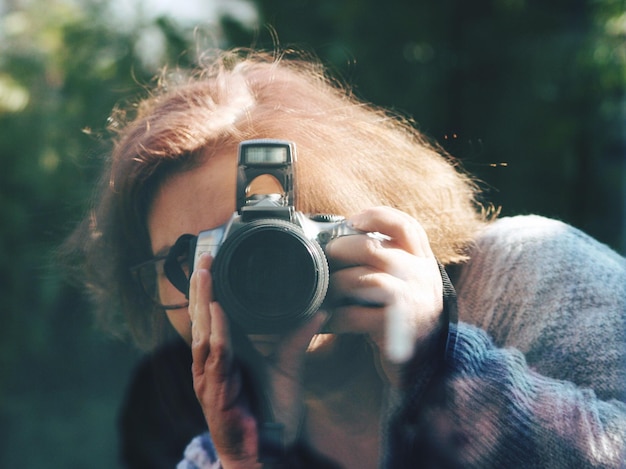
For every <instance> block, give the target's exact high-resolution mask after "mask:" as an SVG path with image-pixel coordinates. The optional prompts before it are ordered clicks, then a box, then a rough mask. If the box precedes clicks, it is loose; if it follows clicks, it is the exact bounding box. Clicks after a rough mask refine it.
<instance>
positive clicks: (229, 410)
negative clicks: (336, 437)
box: [189, 255, 325, 469]
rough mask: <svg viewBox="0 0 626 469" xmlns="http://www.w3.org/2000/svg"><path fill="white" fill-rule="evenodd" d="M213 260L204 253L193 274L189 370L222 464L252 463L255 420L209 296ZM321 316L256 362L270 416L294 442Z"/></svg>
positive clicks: (222, 320)
mask: <svg viewBox="0 0 626 469" xmlns="http://www.w3.org/2000/svg"><path fill="white" fill-rule="evenodd" d="M211 262H212V259H211V258H210V256H208V255H205V256H202V257H201V258H200V259H199V261H198V264H197V266H196V269H195V270H194V273H193V275H192V277H191V284H190V290H189V316H190V319H191V322H192V326H191V335H192V344H191V348H192V357H193V365H192V375H193V383H194V390H195V393H196V396H197V398H198V400H199V402H200V405H201V406H202V410H203V412H204V415H205V418H206V421H207V424H208V427H209V431H210V433H211V438H212V441H213V444H214V445H215V448H216V450H217V452H218V454H219V457H220V462H221V464H222V467H223V468H225V469H231V468H246V469H248V468H254V467H261V465H260V464H259V463H258V434H259V425H258V424H259V422H258V421H257V416H256V415H254V413H253V412H252V409H251V407H250V398H251V396H250V395H248V393H249V392H251V390H250V389H246V387H245V386H244V385H243V375H242V369H241V367H240V366H241V365H240V362H239V361H238V360H236V359H235V351H234V348H233V343H232V338H231V334H230V331H229V323H228V318H227V317H226V315H225V313H224V311H223V310H222V308H221V306H220V305H219V304H218V303H217V302H215V301H213V293H212V279H211V273H210V267H211ZM324 320H325V315H324V314H323V313H318V314H317V315H316V316H314V318H313V319H312V320H311V321H310V322H309V323H307V324H305V325H303V326H302V327H301V328H299V329H297V330H296V331H294V332H292V333H290V334H288V335H286V336H284V337H280V338H278V339H277V340H276V345H275V346H274V347H273V350H272V351H271V353H268V354H264V356H263V357H261V359H260V360H259V365H260V366H262V367H265V369H264V370H261V372H262V373H266V376H267V378H266V382H267V386H268V388H269V389H265V390H263V392H264V394H265V396H267V397H268V398H269V404H270V405H271V407H272V411H273V416H274V420H275V422H276V423H280V424H282V425H283V426H284V442H285V444H286V445H289V444H291V443H293V442H294V441H295V440H296V438H297V436H298V430H299V426H300V422H301V418H302V410H303V409H302V396H301V382H300V378H301V371H302V367H303V361H304V356H305V353H306V349H307V347H308V345H309V343H310V341H311V339H312V337H313V336H314V335H315V334H316V333H317V332H318V331H319V329H320V328H321V326H322V324H323V322H324Z"/></svg>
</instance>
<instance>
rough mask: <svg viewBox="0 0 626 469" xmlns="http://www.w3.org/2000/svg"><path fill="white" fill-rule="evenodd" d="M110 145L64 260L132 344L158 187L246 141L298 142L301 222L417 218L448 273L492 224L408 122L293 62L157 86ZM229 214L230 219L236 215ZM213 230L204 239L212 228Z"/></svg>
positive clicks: (247, 59)
mask: <svg viewBox="0 0 626 469" xmlns="http://www.w3.org/2000/svg"><path fill="white" fill-rule="evenodd" d="M111 122H112V123H113V124H114V127H115V129H114V130H115V132H116V136H115V138H114V147H113V150H112V152H111V154H110V157H109V158H108V164H107V166H106V168H105V172H104V173H103V174H104V177H103V179H102V184H101V187H100V190H99V192H98V194H97V198H96V199H95V204H94V206H93V208H92V209H91V211H90V212H89V214H88V216H87V217H86V218H85V220H84V221H83V223H82V224H81V225H80V226H79V227H78V228H77V230H76V231H75V232H74V234H73V236H71V237H70V238H69V239H68V241H67V242H66V244H65V253H66V254H67V258H68V259H70V263H71V264H72V266H73V267H74V268H75V269H76V272H78V273H79V277H78V278H79V279H80V280H81V282H82V283H83V284H84V285H85V286H86V287H87V289H88V291H89V292H90V294H91V296H92V298H93V299H94V301H95V304H96V306H97V307H98V311H99V316H100V318H101V319H104V322H105V323H109V324H111V323H112V324H117V323H119V322H121V321H120V318H119V317H118V316H117V315H116V314H115V312H122V313H123V315H124V316H125V319H126V321H124V322H126V324H128V325H129V326H130V331H131V332H132V334H133V335H134V337H135V338H136V339H138V340H139V341H140V342H144V341H145V339H149V338H151V337H153V335H154V334H153V331H154V327H155V325H156V324H157V322H158V321H157V322H155V321H154V320H155V319H157V318H159V317H164V315H163V314H159V312H158V311H155V310H154V306H153V305H152V304H151V303H149V301H146V299H145V298H144V297H143V295H142V294H141V293H140V292H139V291H138V289H137V288H136V286H135V285H134V282H133V280H132V278H131V275H130V273H129V268H130V267H131V266H132V265H135V264H137V263H139V262H142V261H145V260H147V259H149V258H150V257H151V256H152V253H151V249H150V238H149V234H148V229H147V214H148V212H149V210H150V204H151V202H152V199H153V197H154V195H155V192H156V191H157V190H158V188H159V187H160V185H161V184H162V183H163V182H164V180H165V179H166V178H167V177H168V176H170V175H172V174H175V173H177V172H181V171H190V170H193V168H195V167H197V166H198V165H202V163H203V162H205V161H207V160H208V159H210V158H211V157H212V156H213V155H214V154H215V153H216V152H223V151H232V154H233V158H236V155H237V146H238V143H239V142H240V141H242V140H247V139H252V138H275V139H284V140H290V141H293V142H295V144H296V147H297V151H298V162H297V171H296V184H297V191H298V194H297V195H298V197H297V201H298V206H297V207H296V208H297V209H298V210H300V211H303V212H305V213H336V214H341V215H344V216H350V215H351V214H354V213H357V212H359V211H361V210H363V209H364V208H367V207H371V206H377V205H388V206H392V207H395V208H398V209H401V210H403V211H405V212H407V213H409V214H411V215H412V216H413V217H415V218H416V219H417V220H418V221H419V222H420V223H421V224H422V225H423V227H424V229H425V230H426V232H427V234H428V237H429V240H430V243H431V246H432V249H433V252H434V253H435V255H436V256H437V258H438V259H439V260H440V261H441V262H443V263H444V264H450V263H458V262H462V261H463V260H465V259H466V255H467V250H468V247H469V245H470V244H471V242H472V240H473V238H474V236H475V234H476V232H477V230H479V229H480V228H481V227H482V226H483V225H484V224H485V223H487V222H488V218H489V217H488V216H487V215H486V212H485V210H483V209H482V207H481V206H480V204H479V203H478V202H477V196H478V194H479V191H478V186H477V184H476V183H475V181H474V180H473V179H472V178H471V177H470V176H469V175H468V174H466V173H465V172H464V171H463V170H462V169H461V168H460V167H459V166H458V164H457V162H455V161H454V160H453V159H452V158H451V157H450V156H449V155H447V154H446V153H445V152H443V151H442V150H441V149H440V148H438V147H437V146H436V145H434V144H432V143H430V142H429V141H428V140H427V138H425V136H424V135H423V134H422V133H420V132H419V131H418V130H417V129H416V127H415V126H414V125H413V122H412V121H410V120H409V119H407V118H404V117H402V116H399V115H396V114H394V113H391V112H389V111H386V110H384V109H380V108H378V107H375V106H373V105H370V104H368V103H365V102H363V101H361V100H359V99H357V98H356V97H355V96H354V95H353V93H352V92H351V90H350V89H349V88H348V87H347V86H344V85H343V84H342V83H340V82H338V81H337V80H335V79H333V78H331V77H329V76H328V74H327V72H326V70H325V68H324V67H323V66H322V65H321V64H320V63H319V62H318V61H316V60H315V59H312V58H311V57H306V56H303V55H302V54H298V53H290V54H287V53H282V54H270V53H265V52H259V51H249V50H240V49H239V50H232V51H226V52H223V51H222V52H219V53H216V54H214V55H213V57H212V58H211V59H210V60H209V59H205V60H204V63H203V65H201V66H200V67H198V69H197V70H194V71H192V72H191V73H188V74H184V73H183V72H182V71H177V72H176V73H172V74H169V75H165V74H164V75H163V76H162V77H161V80H159V82H158V85H157V86H156V87H155V89H154V90H153V91H152V92H151V94H150V96H149V97H147V98H146V99H144V100H142V101H140V102H139V103H138V105H137V106H136V107H135V111H134V115H133V116H132V117H131V118H129V117H128V115H127V114H125V112H121V111H119V110H118V111H117V112H116V114H114V115H113V116H112V117H111ZM233 208H234V207H233ZM207 228H208V227H207Z"/></svg>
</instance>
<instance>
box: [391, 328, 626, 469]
mask: <svg viewBox="0 0 626 469" xmlns="http://www.w3.org/2000/svg"><path fill="white" fill-rule="evenodd" d="M450 334H452V335H453V336H454V340H452V341H450V343H452V344H454V350H449V354H448V357H449V359H448V363H447V364H446V365H445V368H444V369H443V370H442V372H441V375H440V376H439V377H437V378H435V379H434V380H433V382H432V384H431V386H430V388H429V389H428V391H427V392H426V393H425V395H424V396H423V397H422V398H421V399H420V402H405V403H404V404H403V405H401V406H400V408H398V409H397V414H396V418H395V419H392V424H391V427H390V434H391V437H390V438H389V447H388V452H389V454H388V460H387V461H388V462H387V464H386V467H389V468H391V467H393V468H394V469H396V468H404V467H407V468H408V467H413V466H411V463H414V462H415V461H421V462H422V463H423V466H420V467H428V468H481V469H484V468H502V467H521V468H543V469H557V468H562V469H568V468H573V467H576V468H592V467H602V468H622V467H626V466H624V464H625V463H624V457H625V456H626V449H625V448H626V405H625V404H624V403H623V402H621V401H619V400H615V399H613V400H609V401H602V400H600V399H598V397H597V396H596V395H595V393H594V392H593V391H592V390H590V389H581V388H578V387H576V386H575V385H573V384H572V383H570V382H566V381H559V380H555V379H551V378H547V377H545V376H541V375H539V374H537V373H535V372H533V371H532V370H530V369H529V368H528V366H527V364H526V361H525V358H524V356H523V355H522V354H521V353H520V352H519V351H517V350H514V349H502V348H498V347H495V346H494V344H493V342H492V341H491V339H490V338H489V337H488V336H487V334H486V333H485V332H484V331H482V330H480V329H478V328H475V327H473V326H470V325H467V324H463V323H461V324H459V325H458V327H457V326H454V325H453V326H451V330H450Z"/></svg>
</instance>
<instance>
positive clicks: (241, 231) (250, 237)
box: [212, 219, 329, 334]
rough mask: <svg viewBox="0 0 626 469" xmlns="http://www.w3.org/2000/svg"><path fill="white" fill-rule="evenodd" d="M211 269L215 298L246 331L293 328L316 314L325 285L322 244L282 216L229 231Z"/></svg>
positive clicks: (272, 331)
mask: <svg viewBox="0 0 626 469" xmlns="http://www.w3.org/2000/svg"><path fill="white" fill-rule="evenodd" d="M212 270H213V279H214V280H213V284H214V294H215V298H216V299H217V301H219V302H220V304H221V305H222V307H223V308H224V311H225V312H226V314H228V315H229V317H230V318H231V319H233V320H234V321H235V322H236V323H238V324H239V326H240V327H241V328H242V329H243V330H244V332H246V333H248V334H280V333H284V332H286V331H289V330H291V329H293V328H295V327H296V326H298V325H299V324H302V323H303V322H305V321H306V320H307V319H309V318H310V317H311V316H312V315H313V314H315V312H316V311H317V310H318V309H319V307H320V306H321V304H322V302H323V301H324V298H325V296H326V292H327V290H328V282H329V270H328V262H327V260H326V256H325V255H324V251H323V249H322V248H321V247H320V245H319V244H318V243H316V242H315V241H313V240H310V239H308V238H307V237H306V235H305V233H304V231H303V230H302V229H301V228H300V227H299V226H298V225H295V224H293V223H291V222H288V221H285V220H279V219H259V220H254V221H251V222H249V223H246V224H244V225H242V226H241V227H240V228H238V229H237V230H235V231H233V232H231V233H230V234H229V236H228V237H227V238H226V239H225V240H224V243H223V244H222V245H221V246H220V249H219V251H218V253H217V255H216V257H215V261H214V262H213V267H212Z"/></svg>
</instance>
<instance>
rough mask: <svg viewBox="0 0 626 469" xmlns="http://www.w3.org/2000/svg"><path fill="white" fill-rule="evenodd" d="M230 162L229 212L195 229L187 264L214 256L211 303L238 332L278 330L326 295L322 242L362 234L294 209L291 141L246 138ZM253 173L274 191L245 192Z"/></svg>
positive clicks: (301, 318)
mask: <svg viewBox="0 0 626 469" xmlns="http://www.w3.org/2000/svg"><path fill="white" fill-rule="evenodd" d="M238 158H239V160H238V170H237V188H236V200H237V209H236V211H235V212H234V213H233V215H232V216H231V218H230V219H229V221H228V222H227V223H225V224H224V225H222V226H219V227H217V228H214V229H211V230H206V231H202V232H200V234H199V235H198V237H197V238H196V240H195V243H192V245H191V250H192V254H193V257H192V259H193V264H196V262H197V260H198V258H199V257H200V256H201V255H202V254H203V253H209V254H211V255H212V256H213V257H214V261H213V264H212V276H213V293H214V296H215V299H216V300H217V301H219V302H220V304H221V306H222V308H223V309H224V311H225V312H226V314H227V315H228V316H229V317H230V318H231V319H232V320H233V321H234V322H235V323H236V324H237V325H238V326H239V327H240V328H241V329H242V330H243V331H244V332H245V333H247V334H280V333H284V332H286V331H289V330H291V329H293V328H295V327H297V326H298V325H299V324H302V323H303V322H305V321H306V320H307V319H309V318H310V317H311V316H312V315H313V314H315V312H316V311H317V310H318V309H319V308H320V306H321V305H322V303H323V301H324V298H325V297H326V292H327V290H328V283H329V277H330V274H329V267H328V261H327V259H326V256H325V254H324V247H325V246H326V244H327V243H328V242H329V241H331V240H332V239H334V238H337V237H339V236H345V235H351V234H362V232H360V231H357V230H354V229H352V228H350V227H349V226H348V225H347V224H346V222H345V220H344V218H343V217H341V216H337V215H326V214H318V215H305V214H304V213H302V212H298V211H296V209H295V195H296V192H295V178H294V174H295V162H296V151H295V145H294V144H293V143H292V142H288V141H283V140H272V139H257V140H247V141H244V142H241V143H240V145H239V156H238ZM261 176H262V177H264V178H267V177H268V176H269V177H270V178H273V179H272V181H273V182H278V183H279V184H280V186H282V192H272V193H268V194H253V193H252V194H251V193H250V188H251V186H252V184H253V183H254V181H255V179H257V178H259V177H261ZM192 270H193V266H192Z"/></svg>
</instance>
